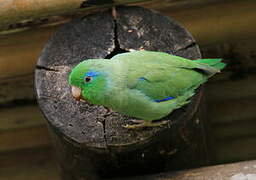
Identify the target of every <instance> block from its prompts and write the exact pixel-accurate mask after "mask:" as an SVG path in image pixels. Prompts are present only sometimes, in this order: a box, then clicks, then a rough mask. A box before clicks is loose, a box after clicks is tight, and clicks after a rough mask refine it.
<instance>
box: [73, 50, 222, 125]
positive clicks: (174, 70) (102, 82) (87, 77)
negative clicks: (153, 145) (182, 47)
mask: <svg viewBox="0 0 256 180" xmlns="http://www.w3.org/2000/svg"><path fill="white" fill-rule="evenodd" d="M224 67H225V64H224V63H222V62H221V59H198V60H194V61H191V60H188V59H185V58H183V57H179V56H174V55H170V54H167V53H164V52H154V51H133V52H127V53H122V54H118V55H115V56H114V57H112V58H111V59H88V60H85V61H83V62H81V63H79V64H78V65H77V66H75V67H74V68H73V70H72V72H71V73H70V75H69V84H70V85H71V93H72V95H73V97H74V98H75V99H76V100H81V99H82V100H85V101H88V102H90V103H92V104H95V105H103V106H105V107H107V108H110V109H112V110H113V111H116V112H119V113H121V114H125V115H128V116H131V117H135V118H138V119H140V120H133V122H135V123H137V124H134V125H126V126H125V127H126V128H136V127H145V126H159V125H163V124H166V121H159V122H153V121H154V120H159V119H161V118H163V117H165V116H167V115H168V114H170V113H171V112H172V111H173V110H175V109H178V108H180V107H182V106H184V105H185V104H187V103H189V101H190V98H191V97H192V96H193V95H194V94H195V90H196V88H198V87H199V86H200V85H201V84H202V83H204V82H206V81H207V79H208V78H209V77H211V76H213V75H214V74H215V73H218V72H220V70H221V69H223V68H224Z"/></svg>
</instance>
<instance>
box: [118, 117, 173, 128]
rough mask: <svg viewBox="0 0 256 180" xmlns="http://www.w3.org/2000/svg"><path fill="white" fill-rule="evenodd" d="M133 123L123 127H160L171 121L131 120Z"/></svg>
mask: <svg viewBox="0 0 256 180" xmlns="http://www.w3.org/2000/svg"><path fill="white" fill-rule="evenodd" d="M131 121H132V122H133V123H137V124H133V125H129V124H126V125H124V126H123V127H124V128H127V129H136V128H143V127H159V126H163V125H166V124H168V123H169V121H160V122H152V121H146V120H137V119H136V120H135V119H134V120H131Z"/></svg>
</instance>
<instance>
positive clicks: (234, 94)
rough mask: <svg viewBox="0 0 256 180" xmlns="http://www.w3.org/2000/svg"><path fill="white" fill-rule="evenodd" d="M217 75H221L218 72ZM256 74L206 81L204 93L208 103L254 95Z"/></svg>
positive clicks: (255, 92) (255, 95)
mask: <svg viewBox="0 0 256 180" xmlns="http://www.w3.org/2000/svg"><path fill="white" fill-rule="evenodd" d="M217 76H222V74H219V75H217ZM255 82H256V74H251V75H249V76H247V77H245V78H243V79H237V80H229V81H227V80H226V81H221V82H220V81H210V82H208V83H206V88H205V94H206V97H207V100H208V101H209V102H210V103H214V102H219V101H227V100H232V101H234V100H237V101H239V100H240V99H244V98H253V97H256V83H255Z"/></svg>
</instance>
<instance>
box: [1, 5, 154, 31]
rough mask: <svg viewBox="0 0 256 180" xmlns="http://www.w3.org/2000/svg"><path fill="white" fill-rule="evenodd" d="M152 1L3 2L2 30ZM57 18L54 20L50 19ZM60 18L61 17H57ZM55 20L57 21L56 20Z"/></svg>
mask: <svg viewBox="0 0 256 180" xmlns="http://www.w3.org/2000/svg"><path fill="white" fill-rule="evenodd" d="M147 1H150V0H129V1H128V0H105V1H93V0H64V1H58V0H37V1H27V0H3V1H1V2H0V29H1V30H4V29H15V28H22V27H23V28H24V27H27V26H31V25H32V26H33V25H41V24H45V23H49V22H50V23H51V22H52V21H56V20H57V21H58V20H61V19H62V18H63V17H60V16H66V17H67V15H69V16H70V15H71V14H72V15H74V14H77V13H79V12H80V13H81V11H85V12H86V13H90V12H94V11H95V10H96V11H100V10H101V8H104V7H109V6H113V5H116V4H131V3H132V4H134V3H139V2H147ZM51 16H55V17H53V18H49V17H51ZM57 16H59V17H57ZM54 19H55V20H54Z"/></svg>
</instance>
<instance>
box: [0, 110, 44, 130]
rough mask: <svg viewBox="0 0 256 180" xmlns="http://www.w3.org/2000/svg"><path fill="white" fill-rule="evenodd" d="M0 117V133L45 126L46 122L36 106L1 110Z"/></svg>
mask: <svg viewBox="0 0 256 180" xmlns="http://www.w3.org/2000/svg"><path fill="white" fill-rule="evenodd" d="M0 117H1V119H0V133H3V132H4V131H16V130H17V129H22V128H32V127H38V126H46V121H45V120H44V118H43V116H42V114H41V112H40V109H39V107H38V106H37V105H26V106H18V107H17V106H16V107H13V108H1V109H0Z"/></svg>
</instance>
